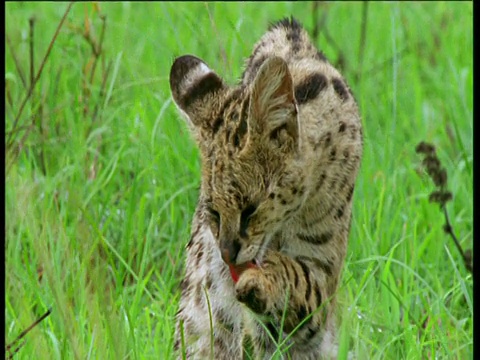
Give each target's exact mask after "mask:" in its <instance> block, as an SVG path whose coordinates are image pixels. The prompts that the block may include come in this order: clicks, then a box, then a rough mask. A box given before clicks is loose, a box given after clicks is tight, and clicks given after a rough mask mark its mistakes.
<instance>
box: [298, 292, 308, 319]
mask: <svg viewBox="0 0 480 360" xmlns="http://www.w3.org/2000/svg"><path fill="white" fill-rule="evenodd" d="M306 299H308V297H306ZM306 317H307V309H306V308H305V306H304V305H301V306H300V308H299V309H298V311H297V319H298V321H302V320H303V319H305V318H306Z"/></svg>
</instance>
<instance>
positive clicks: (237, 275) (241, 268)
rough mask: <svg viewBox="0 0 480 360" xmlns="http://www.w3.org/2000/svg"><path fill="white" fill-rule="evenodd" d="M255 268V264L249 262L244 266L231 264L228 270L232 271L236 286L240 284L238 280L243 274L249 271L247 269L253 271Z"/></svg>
mask: <svg viewBox="0 0 480 360" xmlns="http://www.w3.org/2000/svg"><path fill="white" fill-rule="evenodd" d="M254 267H255V264H254V263H253V262H251V261H250V262H247V263H244V264H240V265H236V266H235V265H233V264H229V265H228V268H229V269H230V275H231V276H232V279H233V282H234V283H235V284H236V283H237V282H238V279H239V278H240V275H242V273H243V272H244V271H245V270H247V269H251V268H254Z"/></svg>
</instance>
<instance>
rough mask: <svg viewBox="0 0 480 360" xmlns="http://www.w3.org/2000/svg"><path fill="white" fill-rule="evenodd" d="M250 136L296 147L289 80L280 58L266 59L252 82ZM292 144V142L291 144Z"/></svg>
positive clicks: (295, 110)
mask: <svg viewBox="0 0 480 360" xmlns="http://www.w3.org/2000/svg"><path fill="white" fill-rule="evenodd" d="M248 118H249V124H248V125H249V126H248V128H249V135H250V136H252V137H258V136H259V135H260V136H261V137H262V138H266V139H269V140H272V141H275V142H276V143H277V145H279V146H283V145H287V144H285V143H286V142H288V143H289V144H291V145H298V119H297V105H296V102H295V96H294V89H293V81H292V76H291V75H290V71H289V70H288V66H287V63H286V62H285V61H284V60H283V59H282V58H279V57H275V56H274V57H271V58H268V59H267V60H266V61H265V62H264V63H263V64H262V66H261V67H260V69H259V70H258V73H257V76H256V77H255V79H254V81H253V87H252V94H251V100H250V114H249V117H248ZM292 141H293V142H292Z"/></svg>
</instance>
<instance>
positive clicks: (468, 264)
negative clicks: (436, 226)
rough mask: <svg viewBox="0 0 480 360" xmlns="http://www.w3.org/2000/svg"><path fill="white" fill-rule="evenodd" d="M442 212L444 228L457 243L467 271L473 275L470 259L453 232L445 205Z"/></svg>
mask: <svg viewBox="0 0 480 360" xmlns="http://www.w3.org/2000/svg"><path fill="white" fill-rule="evenodd" d="M442 210H443V214H444V215H445V228H444V229H445V232H446V233H447V234H449V235H450V236H451V238H452V240H453V242H454V243H455V246H456V248H457V249H458V251H459V252H460V255H461V256H462V259H463V263H464V265H465V268H466V269H467V271H468V272H469V273H471V274H472V273H473V266H472V263H471V261H470V260H469V259H468V257H467V256H466V255H465V252H464V251H463V249H462V246H461V245H460V242H459V241H458V239H457V236H456V235H455V233H454V232H453V227H452V225H451V223H450V217H449V216H448V211H447V207H446V206H445V205H443V206H442Z"/></svg>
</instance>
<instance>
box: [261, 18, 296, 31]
mask: <svg viewBox="0 0 480 360" xmlns="http://www.w3.org/2000/svg"><path fill="white" fill-rule="evenodd" d="M281 28H286V29H295V30H297V31H298V30H301V29H302V24H300V23H299V22H298V21H297V20H296V19H295V18H294V17H293V16H291V17H290V18H288V17H285V18H283V19H281V20H278V21H277V22H275V23H272V24H271V25H270V26H269V27H268V31H272V30H274V29H281Z"/></svg>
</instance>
